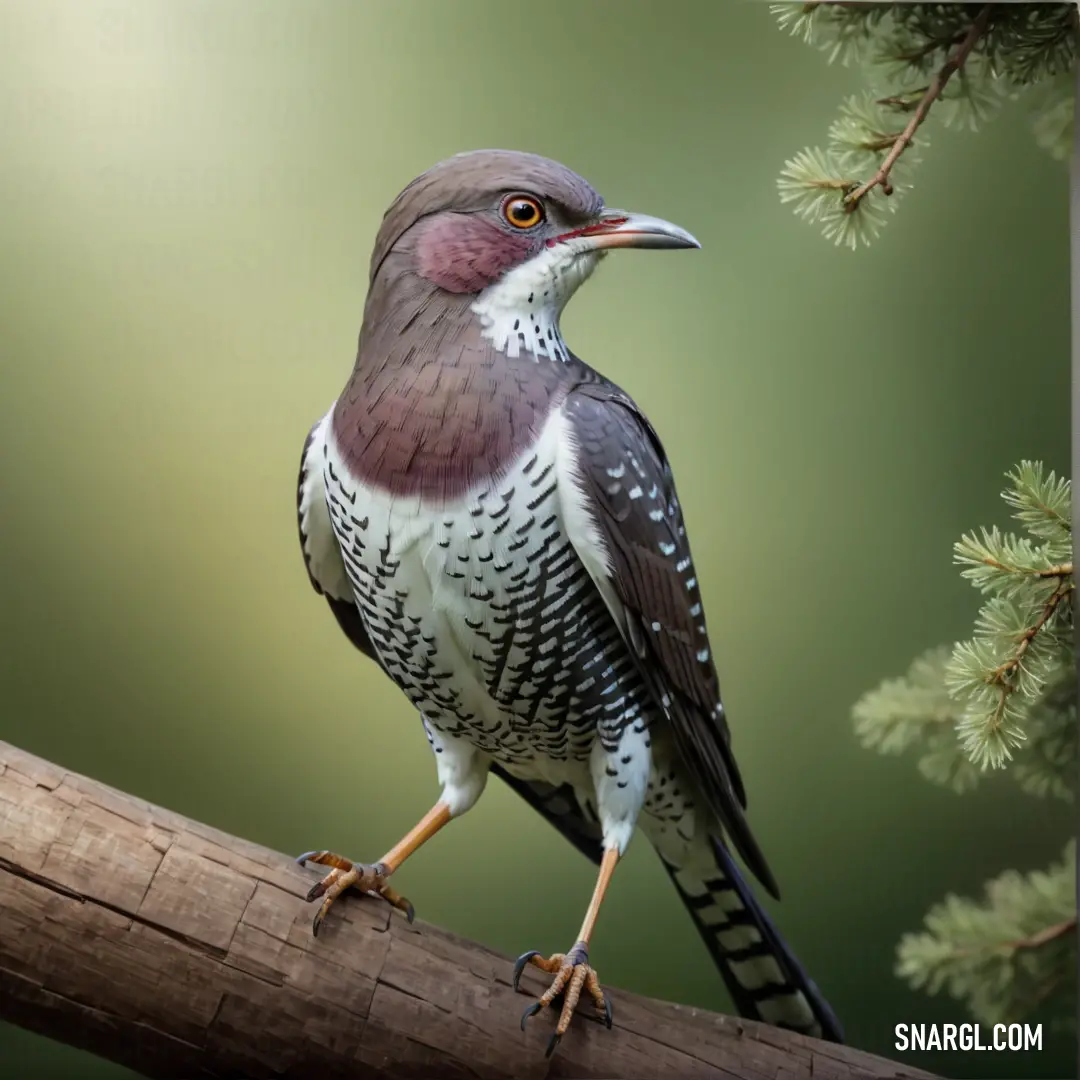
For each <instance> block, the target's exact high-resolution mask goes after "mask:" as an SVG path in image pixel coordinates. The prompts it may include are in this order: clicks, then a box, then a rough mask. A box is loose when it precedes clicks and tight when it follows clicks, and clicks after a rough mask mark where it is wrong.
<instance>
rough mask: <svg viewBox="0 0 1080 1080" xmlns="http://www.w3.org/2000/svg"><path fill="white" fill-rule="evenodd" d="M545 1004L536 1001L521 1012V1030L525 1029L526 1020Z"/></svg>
mask: <svg viewBox="0 0 1080 1080" xmlns="http://www.w3.org/2000/svg"><path fill="white" fill-rule="evenodd" d="M543 1007H544V1006H543V1005H541V1004H540V1002H539V1001H534V1002H533V1003H532V1004H531V1005H530V1006H529V1007H528V1008H527V1009H526V1010H525V1011H524V1012H523V1013H522V1014H521V1030H522V1031H524V1030H525V1021H526V1020H528V1019H529V1017H530V1016H535V1015H536V1014H537V1013H538V1012H539V1011H540V1010H541V1009H542V1008H543Z"/></svg>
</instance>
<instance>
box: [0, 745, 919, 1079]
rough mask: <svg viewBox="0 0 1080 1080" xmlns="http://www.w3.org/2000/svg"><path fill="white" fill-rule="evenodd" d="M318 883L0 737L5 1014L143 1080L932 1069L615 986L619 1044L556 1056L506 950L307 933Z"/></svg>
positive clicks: (0, 958)
mask: <svg viewBox="0 0 1080 1080" xmlns="http://www.w3.org/2000/svg"><path fill="white" fill-rule="evenodd" d="M311 882H312V877H311V875H310V874H309V873H307V872H305V871H303V870H301V869H300V868H299V867H297V866H296V865H295V864H294V863H293V862H292V860H291V859H289V858H287V857H286V856H284V855H278V854H276V853H275V852H272V851H269V850H267V849H265V848H261V847H258V846H256V845H255V844H250V843H247V842H246V841H243V840H239V839H237V838H235V837H232V836H227V835H225V834H224V833H220V832H218V831H216V830H214V829H211V828H209V827H207V826H205V825H199V824H197V823H195V822H193V821H189V820H187V819H186V818H183V817H181V816H180V815H178V814H173V813H170V812H169V811H166V810H161V809H159V808H157V807H155V806H152V805H150V804H149V803H146V802H143V801H142V800H140V799H137V798H135V797H133V796H131V795H125V794H122V793H120V792H117V791H114V790H113V789H111V788H107V787H105V786H104V785H102V784H99V783H96V782H95V781H93V780H88V779H86V778H85V777H81V776H78V775H76V774H75V773H71V772H68V771H66V770H64V769H62V768H59V767H57V766H55V765H51V764H49V763H48V762H46V761H42V760H41V759H40V758H35V757H33V756H31V755H30V754H26V753H24V752H22V751H20V750H17V749H15V748H14V747H12V746H10V745H8V744H7V743H2V742H0V1017H2V1018H3V1019H5V1020H9V1021H11V1022H13V1023H15V1024H19V1025H21V1026H23V1027H26V1028H29V1029H30V1030H32V1031H37V1032H39V1033H41V1034H43V1035H47V1036H49V1037H51V1038H54V1039H59V1040H61V1041H63V1042H66V1043H70V1044H71V1045H73V1046H78V1047H82V1048H85V1049H88V1050H91V1051H93V1052H95V1053H97V1054H100V1055H102V1056H103V1057H106V1058H110V1059H111V1060H113V1061H118V1062H120V1063H122V1064H124V1065H127V1066H129V1067H130V1068H133V1069H136V1070H138V1071H139V1072H142V1073H144V1074H145V1075H147V1076H150V1077H159V1078H177V1080H180V1078H190V1077H194V1076H201V1077H244V1078H245V1080H263V1078H270V1077H295V1078H300V1077H312V1076H318V1077H320V1080H339V1078H340V1080H344V1078H346V1077H349V1078H357V1080H360V1078H365V1080H366V1078H371V1080H402V1078H406V1077H421V1076H423V1077H444V1076H445V1077H454V1078H461V1080H464V1078H466V1077H468V1078H472V1080H476V1078H484V1080H503V1078H505V1080H509V1078H511V1077H515V1078H517V1077H521V1078H540V1077H550V1078H559V1077H582V1078H586V1077H594V1078H595V1077H604V1078H609V1080H612V1078H620V1077H621V1078H629V1077H641V1076H660V1075H664V1076H669V1077H672V1078H673V1080H674V1078H680V1080H681V1078H683V1077H692V1078H694V1080H706V1078H713V1080H738V1078H740V1077H745V1078H747V1080H751V1078H752V1080H760V1078H762V1077H764V1076H773V1077H775V1076H780V1075H783V1076H785V1077H791V1078H793V1080H794V1078H796V1077H810V1076H811V1075H813V1076H815V1077H820V1076H828V1077H830V1078H832V1080H845V1078H848V1077H850V1078H855V1077H866V1076H874V1077H893V1078H908V1077H910V1078H916V1077H924V1078H925V1077H929V1074H928V1073H924V1072H920V1071H919V1070H916V1069H910V1068H906V1067H904V1066H901V1065H897V1064H894V1063H892V1062H888V1061H885V1060H883V1059H881V1058H877V1057H873V1056H871V1055H869V1054H864V1053H861V1052H859V1051H858V1050H853V1049H851V1048H848V1047H842V1046H836V1045H834V1044H831V1043H824V1042H819V1041H817V1040H815V1039H808V1038H805V1037H804V1036H801V1035H796V1034H793V1033H790V1032H786V1031H781V1030H779V1029H777V1028H772V1027H767V1026H765V1025H762V1024H755V1023H751V1022H749V1021H745V1020H739V1019H735V1018H732V1017H727V1016H719V1015H716V1014H710V1013H705V1012H702V1011H701V1010H699V1009H692V1008H687V1007H684V1006H679V1005H670V1004H666V1003H663V1002H659V1001H650V1000H647V999H645V998H640V997H635V996H633V995H630V994H623V993H616V994H614V995H613V999H614V1013H615V1028H614V1030H613V1031H607V1030H606V1029H605V1028H604V1027H603V1026H602V1025H600V1024H599V1023H597V1022H595V1021H593V1020H591V1019H590V1018H589V1017H588V1015H587V1014H586V1013H582V1014H580V1015H579V1016H578V1017H577V1018H576V1019H575V1022H574V1025H573V1026H572V1027H571V1029H570V1032H569V1034H568V1035H567V1037H566V1038H565V1039H564V1040H563V1042H562V1044H561V1046H560V1047H559V1050H558V1051H557V1052H556V1054H555V1056H554V1057H553V1058H551V1059H550V1060H548V1059H545V1057H544V1047H545V1044H546V1041H547V1038H548V1036H549V1034H550V1031H549V1030H548V1029H549V1027H550V1023H551V1021H550V1020H548V1021H547V1022H545V1019H544V1018H543V1017H537V1019H536V1020H535V1021H534V1022H533V1024H531V1025H530V1026H529V1028H528V1030H527V1031H525V1032H522V1031H521V1030H520V1028H519V1026H518V1022H519V1018H520V1016H521V1013H522V1011H523V1009H524V1007H525V1005H526V1004H527V1003H528V999H527V998H526V997H524V996H523V995H521V994H515V993H514V992H513V990H512V989H511V988H510V986H509V980H510V975H511V963H510V961H509V960H508V959H507V958H505V957H502V956H499V955H497V954H496V953H494V952H491V951H490V950H488V949H486V948H485V947H484V946H482V945H478V944H475V943H473V942H469V941H464V940H462V939H460V938H456V937H454V936H453V935H451V934H448V933H446V932H445V931H442V930H439V929H436V928H435V927H432V926H425V925H423V924H419V923H418V924H414V925H413V926H409V925H408V924H407V923H406V922H405V920H404V919H403V918H400V917H399V916H398V915H396V914H392V913H391V912H390V910H389V908H388V907H387V906H386V905H385V904H380V903H377V902H374V901H370V902H369V901H366V900H364V899H362V898H355V899H352V900H351V901H346V902H344V903H342V904H341V905H340V906H339V907H335V909H334V917H333V918H332V919H330V920H328V922H327V923H326V925H325V926H324V929H323V932H322V933H321V934H320V936H319V938H318V940H316V939H314V938H313V937H312V936H311V929H310V920H311V910H310V905H308V904H305V903H304V901H303V897H304V894H305V893H306V892H307V889H308V887H309V886H310V884H311ZM853 962H854V961H853ZM526 979H527V980H528V979H531V976H529V975H527V976H526ZM526 989H527V990H528V992H529V993H530V994H533V993H538V992H540V991H541V989H542V987H541V984H540V983H538V982H536V983H534V982H531V981H530V982H529V985H528V986H527V987H526Z"/></svg>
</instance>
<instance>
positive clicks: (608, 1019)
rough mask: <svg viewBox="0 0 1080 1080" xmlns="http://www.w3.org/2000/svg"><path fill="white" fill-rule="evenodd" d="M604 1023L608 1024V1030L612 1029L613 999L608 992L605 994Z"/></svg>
mask: <svg viewBox="0 0 1080 1080" xmlns="http://www.w3.org/2000/svg"><path fill="white" fill-rule="evenodd" d="M604 1023H605V1024H607V1027H608V1031H610V1030H611V1000H610V998H608V996H607V994H605V995H604Z"/></svg>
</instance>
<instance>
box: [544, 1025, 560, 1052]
mask: <svg viewBox="0 0 1080 1080" xmlns="http://www.w3.org/2000/svg"><path fill="white" fill-rule="evenodd" d="M561 1040H562V1036H561V1035H560V1034H559V1033H558V1032H557V1031H556V1032H555V1034H554V1035H552V1036H551V1041H550V1042H549V1043H548V1044H547V1049H546V1050H545V1051H544V1057H546V1058H549V1057H551V1055H552V1054H554V1053H555V1047H556V1046H558V1045H559V1043H560V1041H561Z"/></svg>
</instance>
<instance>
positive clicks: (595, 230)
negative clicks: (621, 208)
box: [547, 217, 629, 247]
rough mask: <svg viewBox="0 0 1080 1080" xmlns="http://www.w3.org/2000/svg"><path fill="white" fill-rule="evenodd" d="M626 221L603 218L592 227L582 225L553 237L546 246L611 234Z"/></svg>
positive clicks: (619, 218) (623, 219)
mask: <svg viewBox="0 0 1080 1080" xmlns="http://www.w3.org/2000/svg"><path fill="white" fill-rule="evenodd" d="M627 221H629V218H624V217H609V218H604V220H603V221H595V222H593V224H592V225H583V226H582V227H581V228H580V229H571V230H570V231H569V232H564V233H560V234H559V235H558V236H553V237H552V238H551V239H550V240H548V242H547V246H548V247H554V246H555V245H556V244H562V243H565V242H566V241H567V240H576V239H577V238H578V237H580V236H603V235H604V233H608V232H611V230H612V229H617V228H618V227H619V226H620V225H625V224H626V222H627Z"/></svg>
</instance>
